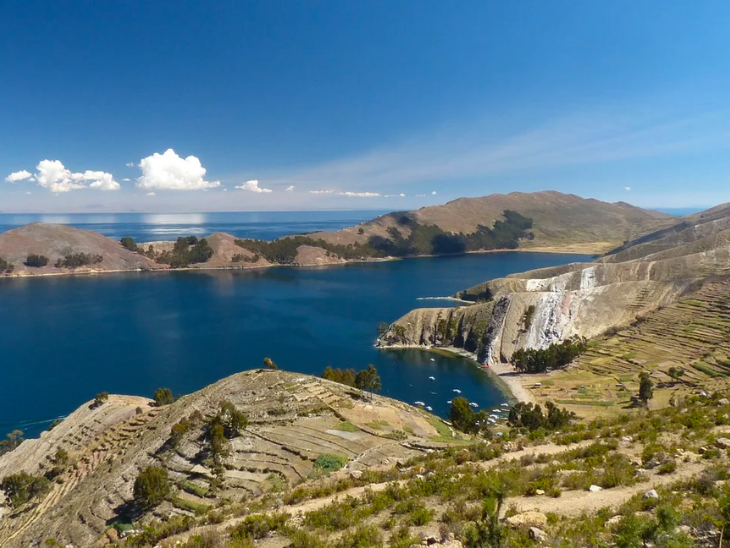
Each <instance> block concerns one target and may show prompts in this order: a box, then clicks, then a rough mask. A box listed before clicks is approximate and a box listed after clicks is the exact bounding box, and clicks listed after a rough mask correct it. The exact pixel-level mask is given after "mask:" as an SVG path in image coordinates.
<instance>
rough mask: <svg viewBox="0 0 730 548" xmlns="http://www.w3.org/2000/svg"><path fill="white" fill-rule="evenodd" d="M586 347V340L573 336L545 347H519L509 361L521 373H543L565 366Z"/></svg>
mask: <svg viewBox="0 0 730 548" xmlns="http://www.w3.org/2000/svg"><path fill="white" fill-rule="evenodd" d="M587 349H588V341H587V340H586V339H585V338H582V337H573V338H571V339H567V340H565V341H563V342H560V343H553V344H551V345H550V346H548V347H547V348H541V349H537V348H520V349H519V350H517V351H516V352H514V353H513V354H512V358H511V359H510V362H511V363H512V365H514V366H515V368H516V369H517V370H518V371H521V372H523V373H544V372H545V371H548V370H551V369H558V368H561V367H565V366H566V365H568V364H569V363H570V362H572V361H573V360H574V359H576V358H577V357H578V356H580V355H581V354H582V353H583V352H585V351H586V350H587Z"/></svg>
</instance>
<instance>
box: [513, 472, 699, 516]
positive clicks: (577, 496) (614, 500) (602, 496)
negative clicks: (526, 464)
mask: <svg viewBox="0 0 730 548" xmlns="http://www.w3.org/2000/svg"><path fill="white" fill-rule="evenodd" d="M704 468H705V467H704V466H703V465H702V464H700V463H691V464H685V465H684V466H682V467H681V468H680V469H679V470H677V472H675V473H673V474H667V475H664V476H659V475H656V474H654V475H652V476H651V477H650V478H649V481H644V482H641V483H638V484H636V485H632V486H630V487H615V488H613V489H604V490H603V491H598V492H597V493H591V492H590V491H565V492H563V494H562V495H561V496H560V497H559V498H550V497H544V496H541V497H513V498H510V499H507V503H506V504H505V510H506V508H508V507H510V506H515V507H516V508H517V511H518V512H527V511H529V510H537V511H539V512H542V513H543V514H545V513H547V512H553V513H555V514H559V515H561V516H566V517H577V516H580V515H581V514H584V513H590V512H595V511H597V510H599V509H601V508H617V507H618V506H621V505H622V504H624V503H625V502H626V501H628V500H629V499H630V498H631V497H633V496H634V495H637V494H639V493H646V492H647V491H649V490H651V489H653V488H654V487H659V486H662V485H668V484H671V483H674V482H676V481H679V480H685V479H689V478H691V477H692V476H695V475H697V474H699V473H700V472H702V470H704Z"/></svg>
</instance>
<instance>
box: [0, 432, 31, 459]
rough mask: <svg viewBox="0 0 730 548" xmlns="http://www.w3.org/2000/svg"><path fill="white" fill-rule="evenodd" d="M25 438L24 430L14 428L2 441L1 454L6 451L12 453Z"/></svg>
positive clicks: (0, 443) (0, 445)
mask: <svg viewBox="0 0 730 548" xmlns="http://www.w3.org/2000/svg"><path fill="white" fill-rule="evenodd" d="M24 439H25V438H24V437H23V431H22V430H13V431H12V432H9V433H8V434H6V435H5V439H4V440H2V441H0V456H1V455H4V454H5V453H10V451H12V450H13V449H15V448H16V447H18V446H19V445H20V444H21V443H23V440H24Z"/></svg>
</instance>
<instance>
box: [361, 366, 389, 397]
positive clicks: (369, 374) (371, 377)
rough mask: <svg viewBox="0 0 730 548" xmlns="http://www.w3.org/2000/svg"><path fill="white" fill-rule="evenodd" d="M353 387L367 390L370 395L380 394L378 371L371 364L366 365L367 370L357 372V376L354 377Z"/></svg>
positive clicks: (380, 386)
mask: <svg viewBox="0 0 730 548" xmlns="http://www.w3.org/2000/svg"><path fill="white" fill-rule="evenodd" d="M355 387H356V388H359V389H360V390H367V391H369V392H370V393H371V394H373V393H375V392H380V390H381V388H383V385H382V383H381V382H380V375H378V370H377V369H375V366H374V365H373V364H370V365H368V367H367V369H363V370H362V371H358V373H357V375H355Z"/></svg>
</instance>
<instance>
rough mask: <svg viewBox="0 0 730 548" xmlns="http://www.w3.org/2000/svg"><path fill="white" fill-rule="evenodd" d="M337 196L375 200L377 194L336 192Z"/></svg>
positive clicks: (378, 194)
mask: <svg viewBox="0 0 730 548" xmlns="http://www.w3.org/2000/svg"><path fill="white" fill-rule="evenodd" d="M337 195H338V196H347V197H348V198H377V197H378V196H380V193H379V192H338V193H337Z"/></svg>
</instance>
